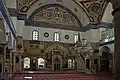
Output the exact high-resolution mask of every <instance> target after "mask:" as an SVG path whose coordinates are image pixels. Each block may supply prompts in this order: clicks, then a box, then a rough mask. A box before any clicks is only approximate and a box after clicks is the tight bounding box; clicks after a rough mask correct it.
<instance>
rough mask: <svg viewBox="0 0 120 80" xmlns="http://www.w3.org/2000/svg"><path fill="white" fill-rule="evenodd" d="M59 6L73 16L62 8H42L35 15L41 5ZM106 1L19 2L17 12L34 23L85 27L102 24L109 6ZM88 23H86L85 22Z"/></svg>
mask: <svg viewBox="0 0 120 80" xmlns="http://www.w3.org/2000/svg"><path fill="white" fill-rule="evenodd" d="M49 4H50V5H51V4H59V5H62V6H63V7H65V8H68V9H69V10H70V11H71V12H72V13H73V14H75V15H76V17H74V16H73V15H71V14H70V12H68V11H66V10H65V9H63V8H60V7H55V6H54V7H52V6H51V7H47V8H44V9H42V8H40V9H42V10H40V11H39V12H37V14H36V13H35V15H34V14H33V13H34V12H35V11H36V10H37V9H38V8H39V7H42V6H41V5H43V6H44V5H49ZM107 4H108V3H107V2H105V0H17V11H18V14H20V15H25V16H27V18H28V19H29V16H31V15H34V16H32V21H36V22H45V23H49V24H59V25H61V24H62V25H68V26H69V25H72V27H73V25H74V27H75V26H76V27H77V28H78V27H83V26H85V25H87V24H89V23H91V24H98V23H100V22H101V20H102V17H103V14H104V11H105V9H106V6H107ZM85 21H86V22H85Z"/></svg>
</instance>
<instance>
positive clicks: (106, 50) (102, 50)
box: [99, 46, 111, 56]
mask: <svg viewBox="0 0 120 80" xmlns="http://www.w3.org/2000/svg"><path fill="white" fill-rule="evenodd" d="M103 52H109V53H111V50H110V48H109V47H108V46H103V47H101V48H100V53H99V54H100V56H102V55H103V54H102V53H103Z"/></svg>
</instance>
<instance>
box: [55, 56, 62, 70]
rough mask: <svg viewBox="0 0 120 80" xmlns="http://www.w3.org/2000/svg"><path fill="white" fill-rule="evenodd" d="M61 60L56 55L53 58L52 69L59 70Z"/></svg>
mask: <svg viewBox="0 0 120 80" xmlns="http://www.w3.org/2000/svg"><path fill="white" fill-rule="evenodd" d="M60 66H61V61H60V59H59V58H58V57H56V59H55V60H54V70H55V71H60Z"/></svg>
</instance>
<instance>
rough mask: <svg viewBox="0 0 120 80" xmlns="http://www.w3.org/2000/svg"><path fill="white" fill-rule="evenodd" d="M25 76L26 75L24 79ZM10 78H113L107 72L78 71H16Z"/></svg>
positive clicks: (44, 79) (110, 79)
mask: <svg viewBox="0 0 120 80" xmlns="http://www.w3.org/2000/svg"><path fill="white" fill-rule="evenodd" d="M25 77H28V78H26V79H25ZM12 80H114V79H113V76H112V75H111V74H109V73H103V72H101V73H97V75H88V74H84V73H79V72H71V71H70V72H69V71H67V72H64V71H63V72H29V73H27V72H24V73H16V74H15V75H14V76H13V78H12Z"/></svg>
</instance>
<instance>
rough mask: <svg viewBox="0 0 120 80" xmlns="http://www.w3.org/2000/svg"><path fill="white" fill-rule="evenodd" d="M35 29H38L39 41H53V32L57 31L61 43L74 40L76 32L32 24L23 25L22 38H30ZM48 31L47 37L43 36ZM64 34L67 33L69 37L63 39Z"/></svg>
mask: <svg viewBox="0 0 120 80" xmlns="http://www.w3.org/2000/svg"><path fill="white" fill-rule="evenodd" d="M33 30H37V31H39V40H40V41H50V42H53V41H54V40H53V39H54V37H53V36H54V33H55V32H58V33H59V34H60V42H62V43H73V42H74V35H75V34H78V32H77V31H71V30H61V29H52V28H41V27H32V26H24V28H23V39H25V40H32V31H33ZM45 32H48V33H49V37H48V38H46V37H44V33H45ZM65 35H69V39H68V40H66V39H65Z"/></svg>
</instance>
